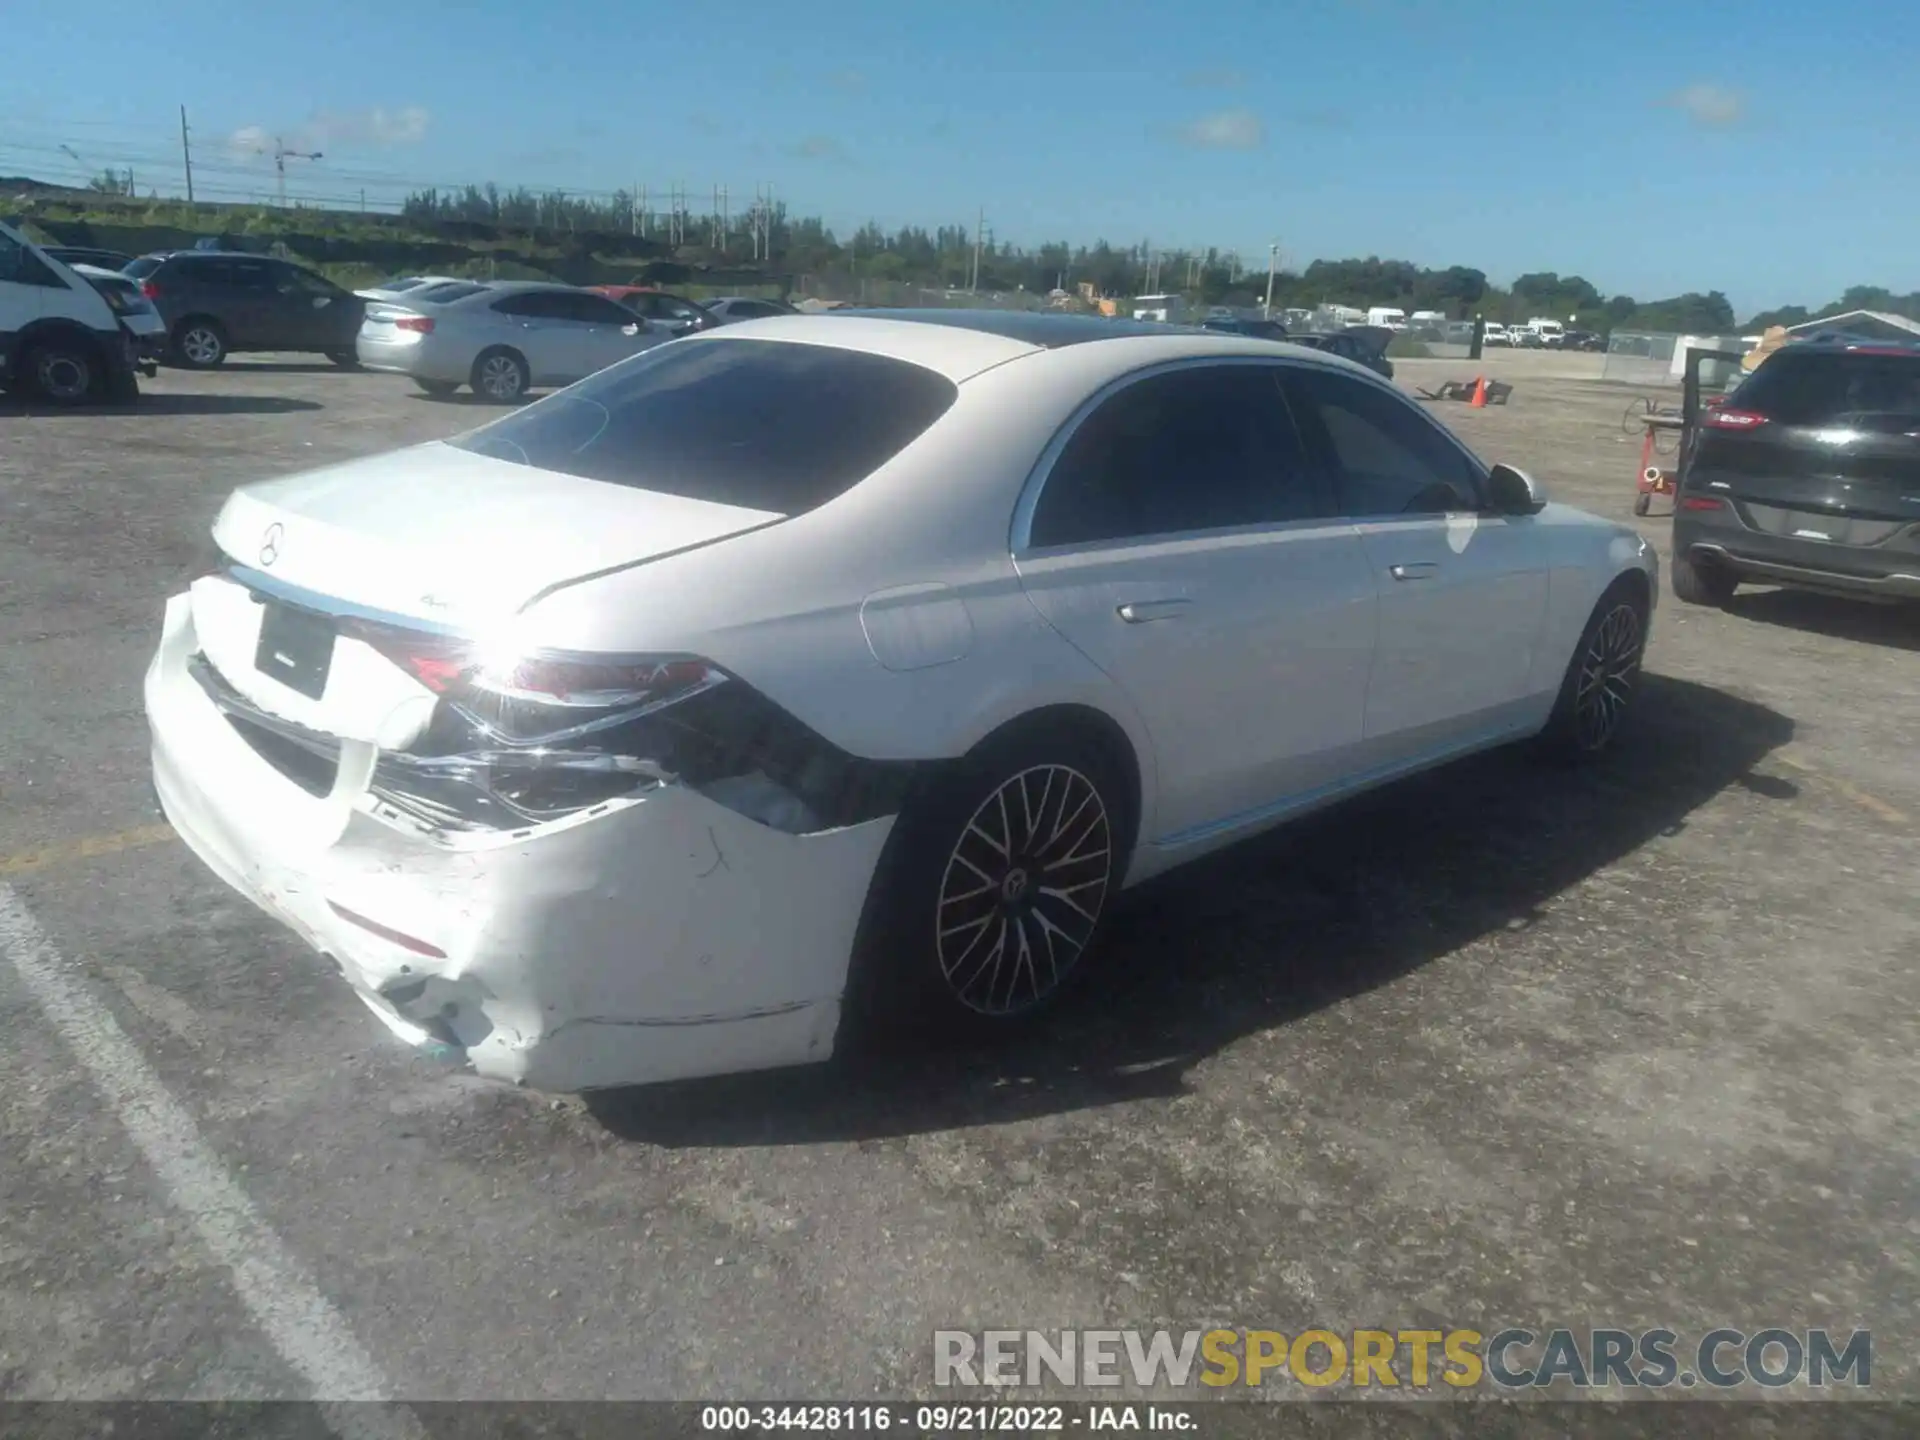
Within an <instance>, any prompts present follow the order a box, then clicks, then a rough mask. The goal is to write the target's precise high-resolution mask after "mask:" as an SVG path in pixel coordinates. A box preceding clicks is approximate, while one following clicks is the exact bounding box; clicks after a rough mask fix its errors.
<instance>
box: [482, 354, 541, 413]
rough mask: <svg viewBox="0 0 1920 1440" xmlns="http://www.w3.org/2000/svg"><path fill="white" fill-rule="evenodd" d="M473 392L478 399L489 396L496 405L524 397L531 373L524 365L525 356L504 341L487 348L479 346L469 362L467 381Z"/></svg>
mask: <svg viewBox="0 0 1920 1440" xmlns="http://www.w3.org/2000/svg"><path fill="white" fill-rule="evenodd" d="M469 383H470V384H471V385H472V386H473V393H474V394H476V395H478V396H479V397H480V398H481V399H482V400H491V401H492V402H493V403H494V404H496V405H511V404H513V403H515V402H516V401H518V400H521V399H524V398H525V396H526V393H527V391H528V389H529V388H531V386H532V384H533V375H532V373H531V372H530V371H529V370H528V369H527V362H526V359H525V358H524V357H523V356H522V355H521V354H520V353H519V352H518V351H517V350H509V349H507V348H506V347H505V346H504V345H501V346H496V347H495V348H493V349H491V350H482V351H481V352H480V354H479V356H478V357H477V358H476V359H475V360H474V362H473V375H472V377H471V379H470V381H469Z"/></svg>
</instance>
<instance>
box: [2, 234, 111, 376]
mask: <svg viewBox="0 0 1920 1440" xmlns="http://www.w3.org/2000/svg"><path fill="white" fill-rule="evenodd" d="M135 348H136V347H135V343H134V340H133V337H132V336H131V335H130V334H129V333H128V331H127V329H126V327H125V326H123V325H122V324H121V323H120V317H119V315H118V314H117V313H115V311H114V308H113V306H112V305H111V304H110V303H109V302H108V300H107V297H106V296H105V295H104V294H102V293H101V291H100V290H99V289H97V288H96V287H95V286H93V285H92V284H90V283H89V282H88V281H87V280H86V279H85V278H84V277H82V276H80V275H76V274H75V273H74V272H73V271H72V270H71V269H69V268H68V267H67V266H65V265H63V264H61V263H60V262H59V261H58V260H55V259H54V258H53V257H52V256H50V255H47V254H45V253H44V252H42V251H41V249H40V247H39V246H37V245H35V244H34V243H33V242H32V241H31V240H29V239H27V237H26V236H25V235H22V234H21V233H20V232H19V231H18V230H16V229H14V228H13V227H12V226H11V225H8V224H6V223H5V222H4V221H0V386H4V387H6V388H7V389H9V390H15V391H22V392H30V393H32V394H35V395H37V396H39V397H40V398H41V399H43V400H47V401H50V402H52V403H53V404H56V405H80V404H84V403H85V402H87V401H89V400H130V399H132V398H133V397H134V396H135V395H137V394H139V382H138V381H137V380H135V379H134V366H135V362H136V355H135Z"/></svg>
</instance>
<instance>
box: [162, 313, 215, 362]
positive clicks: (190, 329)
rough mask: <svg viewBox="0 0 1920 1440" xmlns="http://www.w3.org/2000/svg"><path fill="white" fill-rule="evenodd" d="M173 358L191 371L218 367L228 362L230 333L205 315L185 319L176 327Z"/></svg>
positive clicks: (174, 328)
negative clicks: (228, 336)
mask: <svg viewBox="0 0 1920 1440" xmlns="http://www.w3.org/2000/svg"><path fill="white" fill-rule="evenodd" d="M173 359H174V363H175V364H177V365H182V366H184V367H185V368H187V369H188V370H217V369H219V368H220V367H221V366H222V365H224V364H226V363H227V332H226V331H225V330H224V329H222V328H221V325H220V322H219V321H218V320H210V319H208V318H207V317H206V316H204V315H196V316H193V317H191V318H189V319H186V320H182V321H181V322H180V323H179V324H178V325H176V326H174V327H173Z"/></svg>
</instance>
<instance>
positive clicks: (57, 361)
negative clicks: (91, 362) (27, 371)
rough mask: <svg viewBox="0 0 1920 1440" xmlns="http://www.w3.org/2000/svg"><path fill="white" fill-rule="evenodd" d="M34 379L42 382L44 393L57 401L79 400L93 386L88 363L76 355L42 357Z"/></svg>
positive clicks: (41, 387)
mask: <svg viewBox="0 0 1920 1440" xmlns="http://www.w3.org/2000/svg"><path fill="white" fill-rule="evenodd" d="M34 378H35V379H37V380H38V381H39V382H40V389H41V390H42V392H43V393H45V394H47V395H50V396H52V397H53V398H54V399H55V400H74V399H78V398H79V397H80V396H82V395H84V394H86V393H87V390H88V388H89V387H90V386H91V385H92V384H93V377H92V375H90V374H89V373H88V371H87V366H86V362H85V361H83V360H81V359H80V358H79V357H78V356H75V355H64V354H55V355H45V356H42V357H41V360H40V364H39V366H38V367H37V368H36V371H35V375H34Z"/></svg>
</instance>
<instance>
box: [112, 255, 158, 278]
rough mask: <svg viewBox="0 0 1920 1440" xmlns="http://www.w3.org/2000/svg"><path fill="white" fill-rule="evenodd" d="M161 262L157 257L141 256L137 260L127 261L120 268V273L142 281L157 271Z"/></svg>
mask: <svg viewBox="0 0 1920 1440" xmlns="http://www.w3.org/2000/svg"><path fill="white" fill-rule="evenodd" d="M160 265H161V260H160V257H159V256H158V255H142V256H141V257H140V258H139V259H138V260H129V261H128V262H127V263H126V265H124V266H123V267H121V273H122V274H125V275H131V276H132V277H133V278H134V279H136V280H144V279H146V278H147V276H149V275H151V274H152V273H153V272H154V271H156V270H158V269H159V268H160Z"/></svg>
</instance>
